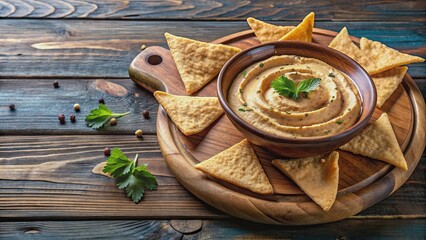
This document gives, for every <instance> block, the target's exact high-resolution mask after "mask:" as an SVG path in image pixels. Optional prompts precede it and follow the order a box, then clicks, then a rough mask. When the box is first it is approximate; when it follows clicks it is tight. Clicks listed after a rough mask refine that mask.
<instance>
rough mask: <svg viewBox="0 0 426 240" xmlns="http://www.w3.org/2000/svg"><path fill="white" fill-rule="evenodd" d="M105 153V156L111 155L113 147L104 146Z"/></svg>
mask: <svg viewBox="0 0 426 240" xmlns="http://www.w3.org/2000/svg"><path fill="white" fill-rule="evenodd" d="M104 155H105V156H107V157H108V156H109V155H111V149H109V148H107V147H106V148H104Z"/></svg>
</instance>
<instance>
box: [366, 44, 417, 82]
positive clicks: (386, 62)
mask: <svg viewBox="0 0 426 240" xmlns="http://www.w3.org/2000/svg"><path fill="white" fill-rule="evenodd" d="M360 46H361V51H362V52H363V53H364V54H365V55H367V56H368V57H369V58H370V63H369V65H368V67H367V69H368V73H370V74H371V75H373V74H377V73H381V72H384V71H386V70H389V69H392V68H395V67H398V66H402V65H407V64H410V63H416V62H423V61H424V59H423V58H421V57H417V56H412V55H409V54H405V53H402V52H399V51H397V50H395V49H392V48H390V47H387V46H386V45H384V44H383V43H380V42H376V41H371V40H369V39H367V38H364V37H363V38H361V42H360Z"/></svg>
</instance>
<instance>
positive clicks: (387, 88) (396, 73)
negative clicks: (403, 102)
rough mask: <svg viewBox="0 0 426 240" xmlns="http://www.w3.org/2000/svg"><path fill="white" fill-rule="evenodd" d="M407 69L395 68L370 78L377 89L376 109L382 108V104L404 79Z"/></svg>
mask: <svg viewBox="0 0 426 240" xmlns="http://www.w3.org/2000/svg"><path fill="white" fill-rule="evenodd" d="M407 69H408V67H405V66H404V67H397V68H394V69H391V70H387V71H385V72H382V73H379V74H376V75H373V76H371V78H372V79H373V82H374V85H376V89H377V103H376V106H377V107H378V108H380V107H382V105H383V103H385V102H386V100H387V99H388V98H389V97H390V96H391V95H392V93H393V92H394V91H395V90H396V88H397V87H398V85H399V84H400V83H401V81H402V79H403V78H404V75H405V73H406V72H407Z"/></svg>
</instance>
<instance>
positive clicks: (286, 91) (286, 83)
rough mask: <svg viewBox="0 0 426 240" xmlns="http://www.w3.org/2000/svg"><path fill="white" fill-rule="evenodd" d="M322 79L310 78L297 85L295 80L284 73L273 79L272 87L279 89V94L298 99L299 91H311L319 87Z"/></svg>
mask: <svg viewBox="0 0 426 240" xmlns="http://www.w3.org/2000/svg"><path fill="white" fill-rule="evenodd" d="M320 81H321V78H309V79H305V80H303V81H301V82H299V83H298V84H297V86H296V84H295V83H294V81H293V80H291V79H289V78H288V77H286V76H284V75H283V76H281V77H278V78H276V79H275V80H274V81H272V83H271V87H272V88H273V89H274V90H275V91H277V92H278V94H280V95H282V96H284V97H288V98H293V99H294V100H297V99H299V93H309V92H311V91H313V90H315V89H317V88H318V86H319V85H320Z"/></svg>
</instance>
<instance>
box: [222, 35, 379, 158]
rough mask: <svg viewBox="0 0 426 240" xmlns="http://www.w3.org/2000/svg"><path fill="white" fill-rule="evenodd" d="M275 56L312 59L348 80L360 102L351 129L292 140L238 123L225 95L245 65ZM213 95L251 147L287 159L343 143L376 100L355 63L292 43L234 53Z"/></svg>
mask: <svg viewBox="0 0 426 240" xmlns="http://www.w3.org/2000/svg"><path fill="white" fill-rule="evenodd" d="M279 55H297V56H302V57H308V58H316V59H319V60H321V61H323V62H325V63H327V64H329V65H330V66H332V67H334V68H336V69H337V70H340V71H341V72H343V73H345V74H346V75H347V76H349V78H351V79H352V81H353V82H354V83H355V85H356V86H357V88H358V91H359V94H360V99H361V114H360V117H359V119H358V121H357V122H356V123H355V125H353V126H352V127H350V128H349V129H347V130H345V131H344V132H341V133H339V134H336V135H331V136H324V137H312V138H300V139H294V138H286V137H280V136H276V135H273V134H270V133H267V132H264V131H262V130H259V129H257V128H254V127H253V126H251V125H250V124H248V123H247V122H245V121H244V120H243V119H241V118H240V117H239V116H238V115H237V114H236V113H235V112H234V111H233V110H232V109H231V108H230V106H229V105H228V91H229V88H230V86H231V84H232V82H233V81H234V79H235V77H236V76H237V75H238V74H239V73H240V72H242V71H243V70H244V69H246V68H247V67H248V66H249V65H251V64H253V63H256V62H259V61H262V60H265V59H267V58H269V57H272V56H279ZM217 92H218V97H219V101H220V104H221V105H222V107H223V109H224V110H225V114H226V115H227V116H228V118H229V119H230V120H231V122H232V123H233V124H234V126H235V127H236V128H237V129H238V130H239V131H240V132H241V133H242V134H243V135H244V136H245V137H246V138H247V139H248V140H249V141H250V142H251V143H253V144H255V145H258V146H260V147H262V148H265V149H267V150H268V151H269V152H272V153H275V154H276V155H278V156H281V157H288V158H299V157H309V156H315V155H319V154H323V153H327V152H330V151H332V150H335V149H337V148H338V147H339V146H341V145H343V144H345V143H347V142H348V141H349V140H351V139H352V138H353V137H354V136H355V135H356V134H357V133H359V132H360V131H361V130H362V129H363V128H364V127H365V126H366V124H367V123H368V121H369V120H370V118H371V116H372V115H373V112H374V109H375V106H376V98H377V96H376V88H375V86H374V83H373V81H372V80H371V78H370V76H369V75H368V73H367V72H366V71H365V70H364V69H363V68H362V67H361V66H360V65H359V64H358V63H357V62H355V61H354V60H352V59H351V58H349V57H347V56H346V55H344V54H342V53H340V52H338V51H336V50H334V49H331V48H328V47H326V46H321V45H318V44H314V43H305V42H296V41H281V42H271V43H266V44H261V45H258V46H255V47H252V48H249V49H246V50H244V51H242V52H240V53H238V54H237V55H235V56H234V57H233V58H231V59H230V60H229V61H228V62H227V63H226V64H225V65H224V66H223V68H222V70H221V72H220V74H219V77H218V82H217Z"/></svg>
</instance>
